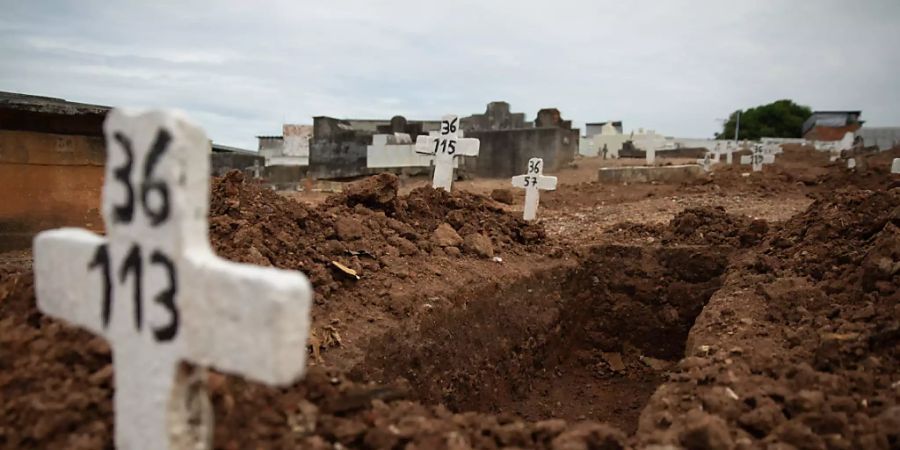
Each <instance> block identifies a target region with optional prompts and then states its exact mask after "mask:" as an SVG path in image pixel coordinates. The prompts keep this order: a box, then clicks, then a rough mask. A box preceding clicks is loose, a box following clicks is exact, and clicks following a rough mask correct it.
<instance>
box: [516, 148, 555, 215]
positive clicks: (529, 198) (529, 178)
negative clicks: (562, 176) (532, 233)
mask: <svg viewBox="0 0 900 450" xmlns="http://www.w3.org/2000/svg"><path fill="white" fill-rule="evenodd" d="M512 185H513V186H515V187H519V188H525V212H524V213H523V218H524V219H525V220H534V219H535V217H537V209H538V202H540V200H541V192H540V191H541V190H544V191H552V190H555V189H556V177H551V176H545V175H544V160H543V159H541V158H531V159H529V160H528V172H527V173H526V174H525V175H516V176H514V177H512Z"/></svg>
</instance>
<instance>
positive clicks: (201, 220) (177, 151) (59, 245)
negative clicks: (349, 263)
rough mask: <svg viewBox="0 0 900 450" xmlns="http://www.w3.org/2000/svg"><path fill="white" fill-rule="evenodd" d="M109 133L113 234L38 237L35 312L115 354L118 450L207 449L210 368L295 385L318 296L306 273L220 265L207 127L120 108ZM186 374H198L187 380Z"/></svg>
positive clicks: (107, 214)
mask: <svg viewBox="0 0 900 450" xmlns="http://www.w3.org/2000/svg"><path fill="white" fill-rule="evenodd" d="M104 132H105V135H106V142H107V152H106V153H107V161H106V176H105V181H104V186H103V218H104V221H105V223H106V230H107V233H108V235H107V236H106V237H102V236H98V235H96V234H93V233H91V232H89V231H87V230H83V229H75V228H64V229H58V230H50V231H45V232H42V233H40V234H39V235H38V236H37V237H36V238H35V240H34V265H35V285H36V296H37V302H38V308H39V309H40V310H41V311H42V312H43V313H45V314H47V315H50V316H53V317H56V318H58V319H62V320H65V321H67V322H70V323H72V324H74V325H77V326H80V327H83V328H86V329H88V330H90V331H91V332H93V333H95V334H98V335H101V336H103V337H104V338H105V339H106V340H107V341H109V343H110V346H111V348H112V359H113V368H114V377H115V394H114V409H115V445H116V447H117V448H120V449H129V450H142V449H146V450H165V449H179V450H182V449H188V448H190V449H205V448H209V446H210V445H211V444H210V440H211V432H212V413H211V411H210V409H209V407H208V405H209V403H208V401H206V402H204V401H200V402H197V401H196V399H197V396H198V395H199V396H200V398H201V399H203V400H206V394H205V379H204V374H205V370H204V369H203V368H204V367H207V366H211V367H214V368H216V369H218V370H221V371H223V372H228V373H233V374H237V375H242V376H245V377H247V378H250V379H253V380H257V381H261V382H264V383H269V384H274V385H286V384H288V383H291V382H293V381H294V380H296V379H297V378H298V377H299V376H300V375H302V374H303V370H304V367H305V358H306V338H307V335H308V329H309V321H310V316H309V308H310V302H311V297H312V289H311V287H310V284H309V282H308V281H307V279H306V277H305V276H304V275H303V274H302V273H300V272H294V271H285V270H278V269H273V268H263V267H257V266H251V265H246V264H237V263H233V262H228V261H225V260H223V259H221V258H219V257H217V256H216V255H215V254H214V253H213V251H212V249H211V247H210V244H209V240H208V223H207V213H208V208H209V157H210V156H209V154H210V150H209V141H208V140H207V138H206V135H205V134H204V133H203V131H202V130H201V129H200V128H198V127H196V126H194V125H192V124H191V123H189V122H188V120H187V119H185V118H184V117H183V116H182V115H180V114H177V113H170V112H161V111H152V112H145V113H133V112H128V111H123V110H118V109H117V110H113V111H111V112H110V113H109V114H108V116H107V119H106V122H105V123H104ZM183 361H186V362H190V363H193V364H194V365H196V366H200V367H201V369H199V370H200V373H194V374H190V373H185V372H184V371H183V370H181V369H180V368H179V366H180V363H181V362H183ZM192 405H200V406H199V407H196V406H192ZM203 405H206V407H204V406H203ZM198 408H199V410H198Z"/></svg>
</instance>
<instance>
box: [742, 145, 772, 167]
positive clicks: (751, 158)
mask: <svg viewBox="0 0 900 450" xmlns="http://www.w3.org/2000/svg"><path fill="white" fill-rule="evenodd" d="M774 162H775V155H767V154H765V152H764V151H763V146H762V145H760V144H756V145H754V146H753V154H751V155H744V156H741V164H752V165H753V171H754V172H759V171H761V170H762V168H763V164H772V163H774Z"/></svg>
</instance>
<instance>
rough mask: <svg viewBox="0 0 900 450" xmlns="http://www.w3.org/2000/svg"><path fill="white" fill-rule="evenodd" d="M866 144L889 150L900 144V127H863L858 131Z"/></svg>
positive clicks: (857, 133) (858, 134)
mask: <svg viewBox="0 0 900 450" xmlns="http://www.w3.org/2000/svg"><path fill="white" fill-rule="evenodd" d="M856 135H857V136H859V137H861V138H862V141H863V145H864V146H867V147H869V146H876V147H878V150H882V151H884V150H889V149H891V148H894V147H896V146H897V145H900V127H863V128H860V129H859V131H857V132H856Z"/></svg>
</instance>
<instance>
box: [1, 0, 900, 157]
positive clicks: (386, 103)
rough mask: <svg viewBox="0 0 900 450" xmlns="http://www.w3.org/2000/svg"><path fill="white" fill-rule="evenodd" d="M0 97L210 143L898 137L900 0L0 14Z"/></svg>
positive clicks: (13, 8) (164, 5) (112, 6)
mask: <svg viewBox="0 0 900 450" xmlns="http://www.w3.org/2000/svg"><path fill="white" fill-rule="evenodd" d="M0 11H2V13H0V90H5V91H15V92H24V93H29V94H38V95H49V96H57V97H63V98H66V99H68V100H72V101H80V102H87V103H98V104H103V105H111V106H133V107H176V108H180V109H183V110H185V111H187V112H188V113H189V114H190V115H191V116H192V117H193V118H194V120H195V121H196V122H198V123H200V124H201V125H202V126H204V127H205V128H206V131H207V134H209V136H210V137H211V138H212V139H214V140H215V141H217V142H220V143H223V144H228V145H235V146H241V147H245V148H252V149H255V148H256V139H255V136H256V135H260V134H279V135H280V134H281V124H282V123H284V122H288V123H312V116H315V115H330V116H336V117H352V118H389V117H391V116H393V115H396V114H402V115H404V116H406V117H407V118H412V119H434V118H438V117H439V116H440V115H442V114H444V113H455V114H459V115H468V114H471V113H476V112H483V111H484V108H485V105H486V103H487V102H489V101H493V100H505V101H508V102H509V103H510V104H511V106H512V109H513V111H515V112H525V113H526V114H527V117H528V119H529V120H530V119H533V118H534V116H535V113H536V112H537V110H538V109H540V108H542V107H557V108H559V109H560V110H561V111H562V114H563V117H565V118H567V119H571V120H573V121H574V122H575V123H576V124H577V125H578V126H580V127H583V124H584V122H593V121H604V120H608V119H620V120H624V121H625V128H626V130H630V129H632V128H637V127H643V128H649V129H655V130H657V131H659V132H661V133H663V134H667V135H674V136H679V137H709V136H711V135H712V134H713V133H714V132H715V131H716V130H717V129H718V128H719V127H720V126H721V125H720V123H719V122H717V120H716V119H718V118H723V117H726V116H727V115H728V113H729V112H731V111H733V110H735V109H738V108H746V107H750V106H754V105H758V104H762V103H768V102H770V101H773V100H776V99H781V98H790V99H793V100H795V101H797V102H799V103H801V104H805V105H808V106H810V107H812V108H813V109H862V110H863V119H865V120H867V121H868V123H869V124H870V125H900V50H898V46H900V0H870V1H847V0H835V1H832V0H808V1H799V0H792V1H788V0H777V1H776V0H771V1H770V0H765V1H764V0H743V1H734V0H711V1H705V0H704V1H672V0H658V1H621V0H617V1H599V0H583V1H582V0H578V1H566V0H556V1H540V2H538V1H523V0H512V1H493V0H476V1H444V2H430V1H416V0H411V1H383V2H379V1H374V0H359V1H357V0H350V1H348V0H330V1H329V0H322V1H315V2H306V1H284V2H263V1H251V0H240V1H238V0H232V1H218V2H200V1H171V2H170V1H158V0H156V1H152V2H151V1H147V2H140V3H139V2H131V1H108V0H100V1H93V0H79V1H70V2H67V1H36V0H35V1H30V0H29V1H22V0H0Z"/></svg>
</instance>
